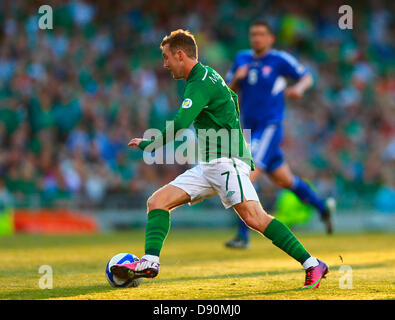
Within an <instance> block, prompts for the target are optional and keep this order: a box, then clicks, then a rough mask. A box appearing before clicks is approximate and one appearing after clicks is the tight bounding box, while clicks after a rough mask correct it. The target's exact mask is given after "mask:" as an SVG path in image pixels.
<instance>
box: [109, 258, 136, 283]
mask: <svg viewBox="0 0 395 320" xmlns="http://www.w3.org/2000/svg"><path fill="white" fill-rule="evenodd" d="M139 260H140V259H139V258H138V257H137V256H135V255H134V254H131V253H118V254H117V255H115V256H113V257H112V258H111V259H110V261H108V263H107V266H106V278H107V280H108V282H109V283H110V284H111V285H112V286H113V287H117V288H129V287H137V286H139V285H140V283H141V281H142V279H141V278H139V279H135V280H123V279H120V278H119V277H117V276H115V275H114V274H113V273H112V272H111V267H112V266H113V265H114V264H124V263H132V262H135V261H139Z"/></svg>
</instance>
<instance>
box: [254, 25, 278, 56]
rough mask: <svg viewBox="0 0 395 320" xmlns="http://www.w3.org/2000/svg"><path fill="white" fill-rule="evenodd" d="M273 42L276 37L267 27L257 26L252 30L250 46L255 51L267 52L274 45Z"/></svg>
mask: <svg viewBox="0 0 395 320" xmlns="http://www.w3.org/2000/svg"><path fill="white" fill-rule="evenodd" d="M273 42H274V36H273V35H272V34H271V33H270V31H269V30H268V28H266V27H265V26H261V25H256V26H252V27H251V28H250V44H251V48H252V49H253V50H254V51H256V52H262V51H266V50H268V49H269V48H270V47H271V46H272V45H273Z"/></svg>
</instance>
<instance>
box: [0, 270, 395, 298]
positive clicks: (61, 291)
mask: <svg viewBox="0 0 395 320" xmlns="http://www.w3.org/2000/svg"><path fill="white" fill-rule="evenodd" d="M340 266H341V265H332V266H330V268H331V269H332V270H337V269H338V268H339V267H340ZM351 267H352V268H353V270H359V269H370V268H382V267H387V265H386V264H368V265H367V264H363V265H351ZM301 271H302V270H301V269H292V270H279V271H263V272H250V273H232V274H218V275H212V276H201V277H184V278H175V279H160V278H159V279H157V280H156V281H155V282H156V283H171V282H180V281H193V280H210V279H213V280H215V279H232V278H252V277H254V278H255V277H259V276H275V275H282V274H289V273H295V272H301ZM151 285H154V282H153V283H151ZM113 290H120V289H116V288H112V287H110V286H109V285H108V284H107V283H105V284H104V283H103V284H99V285H87V286H71V287H56V286H55V285H54V288H53V289H40V288H37V289H22V290H18V291H12V292H4V293H0V299H6V300H32V299H55V298H67V297H75V296H79V295H81V296H83V295H87V294H93V293H102V292H110V291H113ZM121 290H128V289H121ZM298 290H301V288H293V289H286V290H281V291H269V292H259V293H257V292H255V293H250V294H243V295H236V296H232V298H237V297H239V298H241V297H246V296H249V295H272V294H277V293H284V292H292V291H298ZM217 298H218V299H221V297H217ZM223 298H229V297H228V296H227V297H223Z"/></svg>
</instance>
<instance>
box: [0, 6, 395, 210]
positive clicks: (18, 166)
mask: <svg viewBox="0 0 395 320" xmlns="http://www.w3.org/2000/svg"><path fill="white" fill-rule="evenodd" d="M42 4H49V5H50V6H51V7H52V8H53V29H52V30H41V29H39V27H38V19H39V17H40V15H39V14H38V8H39V7H40V5H42ZM340 5H342V3H341V1H328V2H319V1H308V0H305V1H298V3H296V2H292V1H247V0H244V1H242V0H240V1H235V0H233V1H213V0H201V1H182V0H177V1H163V0H146V1H143V0H134V1H122V0H113V1H87V0H76V1H59V0H53V1H52V0H51V1H47V3H43V2H42V1H22V0H13V1H7V0H6V1H2V2H1V3H0V203H2V204H3V205H4V204H8V203H13V204H14V205H17V206H18V205H19V206H34V205H37V206H50V205H57V204H59V203H64V201H66V202H67V201H69V202H70V201H71V202H73V203H76V202H75V201H77V200H75V199H80V200H81V199H83V200H81V201H80V205H89V206H93V207H100V206H103V205H104V204H108V203H109V202H111V199H116V200H112V201H114V202H117V201H121V200H119V199H134V200H133V201H131V204H132V205H133V204H136V205H137V203H141V201H145V200H144V199H145V198H146V196H147V195H148V194H150V193H151V192H152V191H153V190H155V189H156V188H158V187H159V186H161V185H163V184H165V183H167V182H169V181H170V180H171V179H173V178H174V177H175V176H177V175H178V174H180V173H182V172H183V171H184V170H185V169H186V168H187V167H186V166H185V165H184V166H182V165H167V166H163V165H151V166H149V165H147V164H145V163H144V162H143V161H142V152H141V151H138V150H132V149H130V148H128V147H127V143H128V141H129V140H130V139H131V138H133V137H139V136H142V134H143V133H144V131H145V130H146V129H148V128H162V127H163V125H164V123H165V122H164V121H165V120H166V119H171V118H172V117H173V116H174V114H175V113H176V111H177V109H178V108H179V105H180V102H181V97H182V93H183V88H184V83H183V82H182V81H173V79H172V78H171V76H170V74H169V73H168V71H167V70H165V69H164V68H163V67H162V57H161V52H160V50H159V44H160V42H161V40H162V38H163V36H164V35H166V34H168V33H169V32H170V31H172V30H174V29H177V28H184V29H189V30H190V31H191V32H193V33H194V34H195V36H196V39H197V43H198V45H199V60H200V61H202V62H203V63H204V64H208V65H210V66H212V67H213V68H215V69H216V70H217V71H218V72H219V73H220V74H221V75H222V76H225V74H226V72H227V70H228V68H229V67H230V65H231V63H232V60H233V59H234V57H235V54H236V53H237V51H238V50H240V49H245V48H248V47H249V42H248V27H249V24H250V23H251V21H252V20H254V19H256V18H264V19H266V20H267V21H268V22H269V23H270V24H271V25H272V27H273V29H274V30H275V33H276V44H275V47H276V48H278V49H283V50H286V51H288V52H290V53H292V54H293V55H295V56H296V57H297V58H298V59H299V60H300V61H301V62H302V63H303V64H304V65H305V66H306V67H307V68H308V69H309V70H310V71H311V72H312V74H313V77H314V79H315V84H314V87H313V88H312V89H310V90H309V92H307V93H306V95H305V97H304V98H302V99H301V100H300V101H288V102H287V112H286V119H285V131H286V134H285V139H284V151H285V154H286V157H287V158H289V163H290V165H291V167H292V169H293V171H295V172H296V173H298V174H299V175H300V176H302V177H304V178H306V179H308V180H310V181H311V182H313V183H314V185H315V186H316V188H317V189H318V191H319V192H320V193H321V194H325V195H329V194H331V195H334V196H336V197H338V198H339V204H340V206H341V207H352V206H355V205H358V204H360V203H362V204H363V205H368V206H372V207H375V208H376V209H379V210H380V211H383V212H395V203H394V201H395V200H394V199H395V2H393V1H384V0H383V1H362V2H361V1H351V2H350V5H351V6H352V8H353V29H352V30H341V29H340V28H339V27H338V19H339V17H340V14H339V13H338V8H339V7H340ZM262 184H263V186H262V190H263V193H265V190H267V192H268V193H269V192H275V190H274V189H273V187H272V186H270V185H269V184H268V183H267V181H263V182H262ZM120 195H123V196H122V197H121V198H120ZM139 199H142V200H141V201H140V202H139V201H138V200H139ZM129 205H130V204H129Z"/></svg>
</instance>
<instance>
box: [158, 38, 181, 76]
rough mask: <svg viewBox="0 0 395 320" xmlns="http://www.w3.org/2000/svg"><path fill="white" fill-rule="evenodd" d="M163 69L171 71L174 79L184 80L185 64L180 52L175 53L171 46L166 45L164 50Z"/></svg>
mask: <svg viewBox="0 0 395 320" xmlns="http://www.w3.org/2000/svg"><path fill="white" fill-rule="evenodd" d="M162 56H163V67H164V68H166V69H169V70H170V72H171V74H172V76H173V78H174V79H176V80H177V79H182V78H183V77H184V72H183V68H182V67H183V62H182V60H181V59H180V56H179V54H178V52H177V51H176V52H175V53H173V52H172V51H171V50H170V48H169V45H168V44H166V45H164V46H163V48H162Z"/></svg>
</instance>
